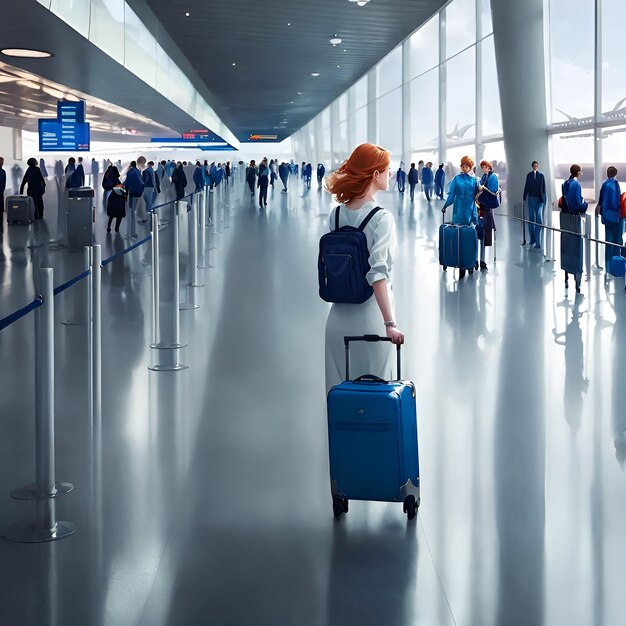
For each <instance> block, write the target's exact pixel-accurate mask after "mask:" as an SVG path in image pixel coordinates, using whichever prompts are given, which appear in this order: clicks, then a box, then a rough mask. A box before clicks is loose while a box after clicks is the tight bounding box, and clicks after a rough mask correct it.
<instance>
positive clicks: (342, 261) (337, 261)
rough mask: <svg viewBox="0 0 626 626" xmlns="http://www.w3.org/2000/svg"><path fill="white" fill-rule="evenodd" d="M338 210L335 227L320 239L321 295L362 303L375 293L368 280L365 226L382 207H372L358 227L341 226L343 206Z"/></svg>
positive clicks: (318, 260) (345, 301)
mask: <svg viewBox="0 0 626 626" xmlns="http://www.w3.org/2000/svg"><path fill="white" fill-rule="evenodd" d="M340 209H341V207H340V206H339V207H337V209H336V210H335V229H334V230H332V231H331V232H329V233H326V234H325V235H323V236H322V238H321V239H320V251H319V256H318V258H317V273H318V277H319V285H320V298H322V300H325V301H326V302H337V303H341V304H361V303H362V302H365V301H366V300H367V299H368V298H370V297H371V296H372V294H373V293H374V289H373V288H372V286H371V285H370V284H369V283H368V282H367V278H366V276H367V273H368V272H369V271H370V264H369V251H368V249H367V237H366V236H365V233H364V232H363V230H364V229H365V227H366V226H367V225H368V223H369V221H370V220H371V219H372V217H374V215H375V214H376V213H378V211H381V210H382V209H381V208H380V207H376V208H375V209H372V210H371V211H370V213H369V214H368V216H367V217H366V218H365V219H364V220H363V221H362V222H361V224H360V225H359V227H358V228H354V227H353V226H342V227H341V228H339V210H340Z"/></svg>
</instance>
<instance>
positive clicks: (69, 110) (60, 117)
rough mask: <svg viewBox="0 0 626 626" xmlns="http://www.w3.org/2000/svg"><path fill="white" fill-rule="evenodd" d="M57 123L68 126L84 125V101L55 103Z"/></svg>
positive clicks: (59, 101)
mask: <svg viewBox="0 0 626 626" xmlns="http://www.w3.org/2000/svg"><path fill="white" fill-rule="evenodd" d="M57 121H58V122H66V123H70V124H84V123H85V101H84V100H79V101H78V102H76V101H72V100H58V101H57Z"/></svg>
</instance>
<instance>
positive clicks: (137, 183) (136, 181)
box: [124, 161, 144, 239]
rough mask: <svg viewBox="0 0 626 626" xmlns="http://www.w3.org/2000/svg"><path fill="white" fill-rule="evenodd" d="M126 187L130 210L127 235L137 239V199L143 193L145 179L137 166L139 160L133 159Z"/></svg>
mask: <svg viewBox="0 0 626 626" xmlns="http://www.w3.org/2000/svg"><path fill="white" fill-rule="evenodd" d="M124 189H126V192H127V194H128V209H129V211H130V216H129V218H128V219H129V222H128V233H127V234H126V237H127V238H128V239H135V238H136V237H137V225H136V223H135V211H136V210H137V201H138V200H139V198H141V196H142V195H143V189H144V187H143V181H142V179H141V172H140V171H139V168H138V167H137V161H131V162H130V165H129V167H128V171H127V172H126V179H125V180H124Z"/></svg>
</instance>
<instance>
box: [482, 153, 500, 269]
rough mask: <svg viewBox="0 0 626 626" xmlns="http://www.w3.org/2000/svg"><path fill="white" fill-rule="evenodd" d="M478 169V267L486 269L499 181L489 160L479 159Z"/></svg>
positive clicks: (493, 226)
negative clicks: (479, 173) (486, 251)
mask: <svg viewBox="0 0 626 626" xmlns="http://www.w3.org/2000/svg"><path fill="white" fill-rule="evenodd" d="M480 169H481V170H482V171H483V176H482V178H481V179H480V183H479V184H480V193H479V194H478V196H477V197H476V201H477V202H478V218H479V219H480V225H481V228H480V232H479V235H478V238H479V239H480V269H481V270H486V269H487V263H485V246H492V245H493V233H494V231H495V230H496V220H495V218H494V216H493V209H497V208H498V207H499V206H500V181H499V180H498V175H497V174H495V173H494V171H493V167H492V166H491V163H489V161H484V160H483V161H481V162H480Z"/></svg>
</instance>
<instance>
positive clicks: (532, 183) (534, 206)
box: [524, 161, 546, 249]
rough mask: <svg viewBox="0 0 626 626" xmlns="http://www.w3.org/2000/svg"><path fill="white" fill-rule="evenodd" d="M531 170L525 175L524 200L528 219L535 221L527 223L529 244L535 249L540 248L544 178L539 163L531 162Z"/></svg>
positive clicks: (544, 201) (544, 192)
mask: <svg viewBox="0 0 626 626" xmlns="http://www.w3.org/2000/svg"><path fill="white" fill-rule="evenodd" d="M532 168H533V169H532V171H531V172H528V174H527V175H526V184H525V185H524V202H526V204H527V205H528V220H529V221H530V222H535V223H534V224H528V235H529V237H530V245H531V246H534V247H535V248H537V249H540V248H541V234H542V230H543V229H542V228H541V226H540V224H543V207H544V206H545V204H546V179H545V177H544V175H543V174H542V173H541V172H540V171H539V163H538V162H537V161H533V162H532Z"/></svg>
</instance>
